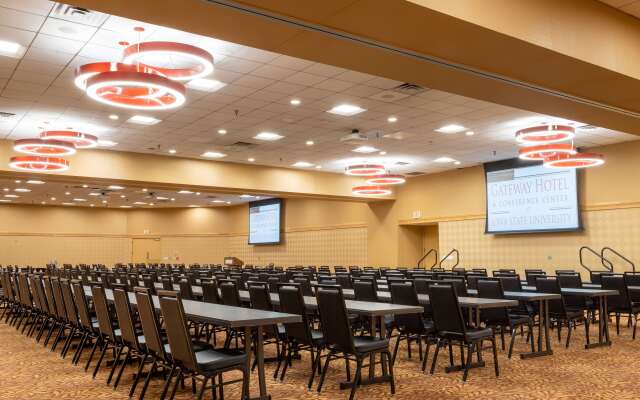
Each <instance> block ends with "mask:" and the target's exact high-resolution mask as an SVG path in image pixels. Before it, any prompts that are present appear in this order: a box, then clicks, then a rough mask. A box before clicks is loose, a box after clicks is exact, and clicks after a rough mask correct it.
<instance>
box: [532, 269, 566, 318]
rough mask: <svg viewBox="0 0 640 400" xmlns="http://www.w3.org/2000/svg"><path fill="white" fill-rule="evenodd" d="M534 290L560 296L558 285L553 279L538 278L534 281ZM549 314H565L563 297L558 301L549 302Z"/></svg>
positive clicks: (560, 291)
mask: <svg viewBox="0 0 640 400" xmlns="http://www.w3.org/2000/svg"><path fill="white" fill-rule="evenodd" d="M536 290H537V291H538V292H542V293H556V294H560V295H561V294H562V290H561V289H560V283H559V282H558V280H557V279H555V278H548V277H538V278H537V279H536ZM549 312H550V313H551V314H560V315H565V314H566V308H565V304H564V296H560V299H557V300H549Z"/></svg>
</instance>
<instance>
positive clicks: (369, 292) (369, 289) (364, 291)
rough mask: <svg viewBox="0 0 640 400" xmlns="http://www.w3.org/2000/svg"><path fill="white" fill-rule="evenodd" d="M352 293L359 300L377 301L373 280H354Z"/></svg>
mask: <svg viewBox="0 0 640 400" xmlns="http://www.w3.org/2000/svg"><path fill="white" fill-rule="evenodd" d="M353 293H354V295H355V298H356V300H359V301H378V293H377V292H376V288H375V285H374V283H373V280H356V281H354V282H353Z"/></svg>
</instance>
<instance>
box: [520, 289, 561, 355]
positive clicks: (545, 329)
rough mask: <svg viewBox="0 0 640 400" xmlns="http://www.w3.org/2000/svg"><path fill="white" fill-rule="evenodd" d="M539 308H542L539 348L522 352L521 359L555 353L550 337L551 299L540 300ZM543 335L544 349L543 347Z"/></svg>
mask: <svg viewBox="0 0 640 400" xmlns="http://www.w3.org/2000/svg"><path fill="white" fill-rule="evenodd" d="M538 308H539V310H540V312H539V315H538V350H537V351H533V352H529V353H522V354H520V358H521V359H525V358H534V357H542V356H548V355H551V354H553V350H551V340H550V338H549V325H550V321H549V301H548V300H540V301H539V302H538ZM543 337H544V346H545V347H544V349H543V347H542V340H543ZM531 340H535V338H534V337H533V336H532V337H531Z"/></svg>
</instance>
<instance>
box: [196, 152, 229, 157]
mask: <svg viewBox="0 0 640 400" xmlns="http://www.w3.org/2000/svg"><path fill="white" fill-rule="evenodd" d="M226 156H227V155H226V154H224V153H220V152H217V151H205V152H204V153H202V154H201V155H200V157H207V158H223V157H226Z"/></svg>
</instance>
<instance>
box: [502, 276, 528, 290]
mask: <svg viewBox="0 0 640 400" xmlns="http://www.w3.org/2000/svg"><path fill="white" fill-rule="evenodd" d="M498 279H500V282H502V290H504V291H505V292H522V283H521V282H520V278H518V277H516V276H501V277H499V278H498Z"/></svg>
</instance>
